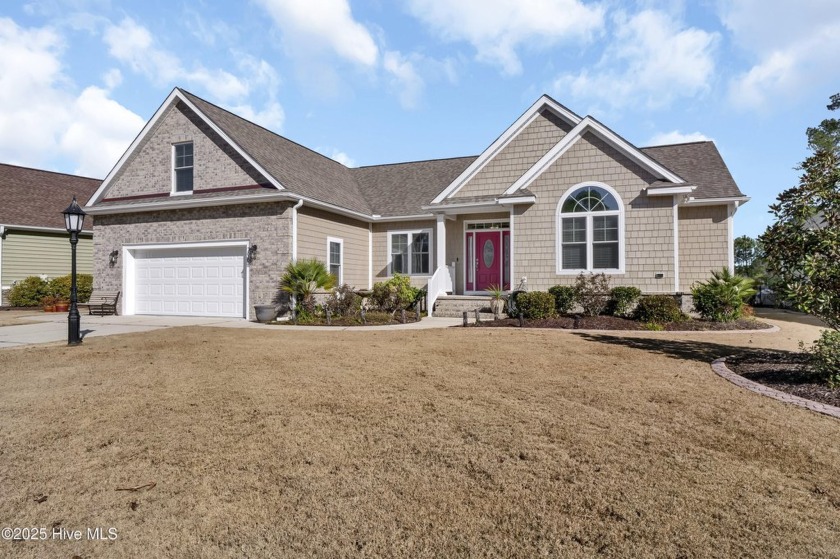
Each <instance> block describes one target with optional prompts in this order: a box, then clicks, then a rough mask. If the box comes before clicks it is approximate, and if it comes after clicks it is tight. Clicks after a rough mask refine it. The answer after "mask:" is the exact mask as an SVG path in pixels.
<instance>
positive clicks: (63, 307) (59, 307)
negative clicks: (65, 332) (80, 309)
mask: <svg viewBox="0 0 840 559" xmlns="http://www.w3.org/2000/svg"><path fill="white" fill-rule="evenodd" d="M69 310H70V303H56V304H55V312H67V311H69Z"/></svg>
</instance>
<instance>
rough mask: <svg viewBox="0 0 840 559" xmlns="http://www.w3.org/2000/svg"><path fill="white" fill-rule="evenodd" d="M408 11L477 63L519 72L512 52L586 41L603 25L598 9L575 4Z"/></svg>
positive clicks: (425, 5)
mask: <svg viewBox="0 0 840 559" xmlns="http://www.w3.org/2000/svg"><path fill="white" fill-rule="evenodd" d="M408 5H409V8H410V10H411V13H412V14H413V15H414V16H415V17H416V18H418V19H420V20H422V21H423V22H425V23H426V24H427V25H428V26H429V27H431V28H432V30H433V31H435V32H436V33H438V34H440V35H441V36H442V37H443V38H444V39H446V40H449V41H466V42H468V43H470V44H471V45H472V46H473V47H474V48H475V49H476V52H477V57H478V59H479V60H481V61H484V62H489V63H492V64H497V65H499V66H501V68H502V70H503V71H504V73H505V74H508V75H514V74H519V73H521V72H522V63H521V61H520V59H519V56H518V54H517V50H519V49H520V48H522V47H531V48H544V47H550V46H553V45H556V44H558V43H560V42H564V41H565V42H571V41H584V42H588V41H589V40H591V39H592V37H593V36H594V35H596V34H597V33H599V32H600V31H601V30H602V28H603V25H604V8H603V7H602V6H600V5H586V4H584V3H583V2H581V1H580V0H459V1H453V0H408Z"/></svg>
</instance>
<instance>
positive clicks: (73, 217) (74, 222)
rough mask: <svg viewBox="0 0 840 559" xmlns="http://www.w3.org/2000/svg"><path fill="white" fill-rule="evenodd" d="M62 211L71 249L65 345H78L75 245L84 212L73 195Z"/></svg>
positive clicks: (77, 241)
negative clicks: (68, 308)
mask: <svg viewBox="0 0 840 559" xmlns="http://www.w3.org/2000/svg"><path fill="white" fill-rule="evenodd" d="M62 213H63V214H64V226H65V227H66V228H67V232H68V233H70V247H71V251H72V258H71V267H70V314H69V315H68V317H67V345H79V344H80V343H82V336H81V332H80V329H79V326H80V324H79V322H80V317H79V307H78V302H79V301H78V295H77V293H76V245H77V244H78V243H79V233H81V231H82V226H83V225H84V223H85V215H86V214H85V212H84V211H83V210H82V208H80V207H79V204H78V202H76V197H75V196H73V201H72V202H71V203H70V205H69V206H67V209H66V210H64V211H63V212H62Z"/></svg>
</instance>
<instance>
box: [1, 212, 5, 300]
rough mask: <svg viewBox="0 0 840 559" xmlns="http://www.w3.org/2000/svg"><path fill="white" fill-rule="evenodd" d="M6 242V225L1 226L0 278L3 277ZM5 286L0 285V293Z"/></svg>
mask: <svg viewBox="0 0 840 559" xmlns="http://www.w3.org/2000/svg"><path fill="white" fill-rule="evenodd" d="M5 240H6V227H5V226H4V225H0V278H2V277H3V241H5ZM2 289H3V285H2V284H0V291H2Z"/></svg>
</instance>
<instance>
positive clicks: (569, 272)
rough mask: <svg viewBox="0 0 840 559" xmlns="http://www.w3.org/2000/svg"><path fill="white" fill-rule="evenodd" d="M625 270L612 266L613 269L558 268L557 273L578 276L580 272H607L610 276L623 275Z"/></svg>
mask: <svg viewBox="0 0 840 559" xmlns="http://www.w3.org/2000/svg"><path fill="white" fill-rule="evenodd" d="M624 273H625V272H624V270H623V269H621V268H611V269H603V270H597V269H596V270H584V269H582V270H557V271H556V274H557V275H558V276H577V275H580V274H606V275H608V276H620V275H623V274H624Z"/></svg>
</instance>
